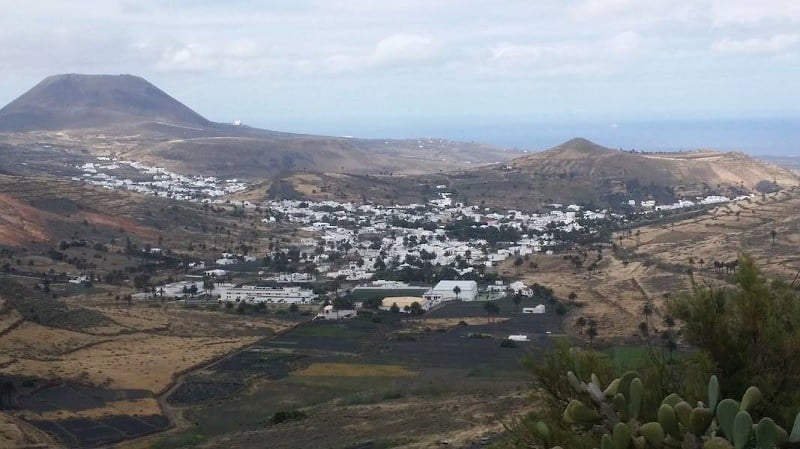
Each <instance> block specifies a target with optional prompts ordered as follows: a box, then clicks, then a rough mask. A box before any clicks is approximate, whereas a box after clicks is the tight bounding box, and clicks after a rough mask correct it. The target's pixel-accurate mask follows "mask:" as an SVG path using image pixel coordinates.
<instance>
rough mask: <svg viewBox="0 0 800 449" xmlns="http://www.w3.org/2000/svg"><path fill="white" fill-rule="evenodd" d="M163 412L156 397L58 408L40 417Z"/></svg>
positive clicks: (80, 416) (129, 414) (148, 414)
mask: <svg viewBox="0 0 800 449" xmlns="http://www.w3.org/2000/svg"><path fill="white" fill-rule="evenodd" d="M160 413H161V406H160V405H159V404H158V401H157V400H156V399H154V398H142V399H132V400H127V401H114V402H107V403H106V404H105V406H103V407H98V408H91V409H85V410H77V411H71V410H57V411H51V412H45V413H41V414H39V415H37V416H38V419H73V418H90V419H96V418H102V417H107V416H115V415H126V416H152V415H158V414H160Z"/></svg>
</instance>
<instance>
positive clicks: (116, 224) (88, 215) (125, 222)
mask: <svg viewBox="0 0 800 449" xmlns="http://www.w3.org/2000/svg"><path fill="white" fill-rule="evenodd" d="M80 218H81V219H83V220H86V221H87V222H89V223H91V224H93V225H96V226H103V227H106V228H113V229H122V230H123V231H125V232H129V233H131V234H133V235H136V236H139V237H141V238H143V239H148V240H155V239H157V238H158V234H157V233H156V232H155V231H153V230H152V229H147V228H145V227H144V226H142V225H139V224H136V223H134V222H133V221H131V220H129V219H127V218H122V217H112V216H109V215H100V214H97V213H94V212H84V213H81V214H80Z"/></svg>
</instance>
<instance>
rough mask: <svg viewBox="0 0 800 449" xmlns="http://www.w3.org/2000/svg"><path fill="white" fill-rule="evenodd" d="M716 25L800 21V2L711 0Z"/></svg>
mask: <svg viewBox="0 0 800 449" xmlns="http://www.w3.org/2000/svg"><path fill="white" fill-rule="evenodd" d="M711 20H712V23H713V25H714V26H717V27H722V26H731V25H750V26H752V25H760V24H761V25H763V24H768V23H786V24H796V23H800V2H797V1H796V0H711Z"/></svg>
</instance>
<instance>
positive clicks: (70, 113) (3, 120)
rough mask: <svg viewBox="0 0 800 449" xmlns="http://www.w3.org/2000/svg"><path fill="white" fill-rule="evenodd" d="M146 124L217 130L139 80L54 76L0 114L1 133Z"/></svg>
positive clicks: (109, 77)
mask: <svg viewBox="0 0 800 449" xmlns="http://www.w3.org/2000/svg"><path fill="white" fill-rule="evenodd" d="M145 122H152V123H165V124H169V125H179V126H188V127H199V128H206V127H209V126H211V125H212V123H211V122H210V121H208V120H206V119H205V118H203V116H201V115H200V114H198V113H196V112H194V111H193V110H191V109H189V108H188V107H187V106H185V105H183V104H182V103H180V102H179V101H177V100H175V99H174V98H172V97H170V96H169V95H167V94H166V93H165V92H164V91H162V90H161V89H159V88H157V87H156V86H154V85H152V84H150V83H149V82H147V81H146V80H145V79H143V78H140V77H138V76H133V75H79V74H66V75H54V76H51V77H48V78H45V79H44V80H43V81H41V82H40V83H39V84H37V85H36V86H34V87H33V88H31V89H30V90H29V91H27V92H25V93H24V94H23V95H22V96H20V97H19V98H17V99H16V100H14V101H12V102H11V103H9V104H8V105H6V106H5V107H4V108H2V109H0V131H33V130H62V129H83V128H94V129H97V128H107V127H131V128H132V127H134V126H137V125H140V124H142V123H145Z"/></svg>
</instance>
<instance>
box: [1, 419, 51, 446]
mask: <svg viewBox="0 0 800 449" xmlns="http://www.w3.org/2000/svg"><path fill="white" fill-rule="evenodd" d="M37 445H38V446H37ZM25 447H41V448H51V447H52V448H55V447H58V446H57V445H56V444H55V442H54V441H53V439H52V438H51V437H50V436H49V435H47V434H45V433H44V432H42V431H40V430H38V429H35V428H33V427H32V426H30V425H28V424H25V423H23V422H21V421H19V420H17V419H16V418H14V417H13V416H10V415H7V414H5V413H2V412H0V448H25Z"/></svg>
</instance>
